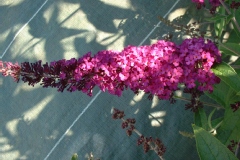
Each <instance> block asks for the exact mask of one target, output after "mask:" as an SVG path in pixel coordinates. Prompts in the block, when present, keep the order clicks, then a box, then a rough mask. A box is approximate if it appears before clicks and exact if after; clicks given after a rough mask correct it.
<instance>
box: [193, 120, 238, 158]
mask: <svg viewBox="0 0 240 160" xmlns="http://www.w3.org/2000/svg"><path fill="white" fill-rule="evenodd" d="M192 127H193V131H194V135H195V139H196V146H197V150H198V155H199V157H200V159H201V160H227V159H231V160H238V159H237V157H235V155H234V154H233V153H232V152H231V151H230V150H229V149H228V148H227V147H226V146H225V145H223V144H222V143H221V142H220V141H219V140H218V139H217V138H215V137H214V136H213V135H212V134H211V133H209V132H207V131H206V130H204V129H203V128H201V127H198V126H196V125H194V124H193V125H192Z"/></svg>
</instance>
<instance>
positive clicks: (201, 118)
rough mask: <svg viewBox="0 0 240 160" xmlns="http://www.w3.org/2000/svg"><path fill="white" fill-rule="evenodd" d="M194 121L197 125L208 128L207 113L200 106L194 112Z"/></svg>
mask: <svg viewBox="0 0 240 160" xmlns="http://www.w3.org/2000/svg"><path fill="white" fill-rule="evenodd" d="M194 122H195V124H196V125H197V126H200V127H202V128H204V129H206V130H208V121H207V115H206V113H205V111H204V110H203V109H202V108H200V109H198V111H197V112H195V114H194Z"/></svg>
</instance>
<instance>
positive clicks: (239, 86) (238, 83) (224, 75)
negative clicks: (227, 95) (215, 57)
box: [212, 62, 240, 92]
mask: <svg viewBox="0 0 240 160" xmlns="http://www.w3.org/2000/svg"><path fill="white" fill-rule="evenodd" d="M212 71H213V72H214V73H215V75H216V76H218V77H219V78H220V79H221V80H222V81H224V82H225V83H226V84H227V85H229V86H230V87H231V88H232V89H233V90H234V91H235V92H239V91H240V77H239V76H238V74H237V73H236V71H235V70H234V69H233V68H232V67H231V66H229V65H228V64H227V63H225V62H222V63H221V64H217V65H216V66H214V67H213V68H212Z"/></svg>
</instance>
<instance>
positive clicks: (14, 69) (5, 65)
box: [0, 61, 21, 82]
mask: <svg viewBox="0 0 240 160" xmlns="http://www.w3.org/2000/svg"><path fill="white" fill-rule="evenodd" d="M20 71H21V67H20V65H18V63H17V62H16V63H15V64H12V63H11V62H3V61H0V72H2V75H3V76H5V77H6V76H8V75H10V76H11V77H12V78H13V79H14V81H15V82H18V81H19V76H20Z"/></svg>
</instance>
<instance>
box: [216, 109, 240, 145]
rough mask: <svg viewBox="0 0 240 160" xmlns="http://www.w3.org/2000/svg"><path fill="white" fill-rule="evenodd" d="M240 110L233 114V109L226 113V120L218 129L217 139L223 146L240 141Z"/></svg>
mask: <svg viewBox="0 0 240 160" xmlns="http://www.w3.org/2000/svg"><path fill="white" fill-rule="evenodd" d="M239 133H240V109H239V110H237V111H236V112H233V110H232V109H231V108H229V109H227V110H226V111H225V115H224V119H223V122H222V124H221V126H220V127H219V129H217V138H218V139H219V140H220V141H221V142H222V143H223V144H226V145H227V144H229V143H230V141H231V140H235V141H238V140H239V139H240V134H239Z"/></svg>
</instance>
